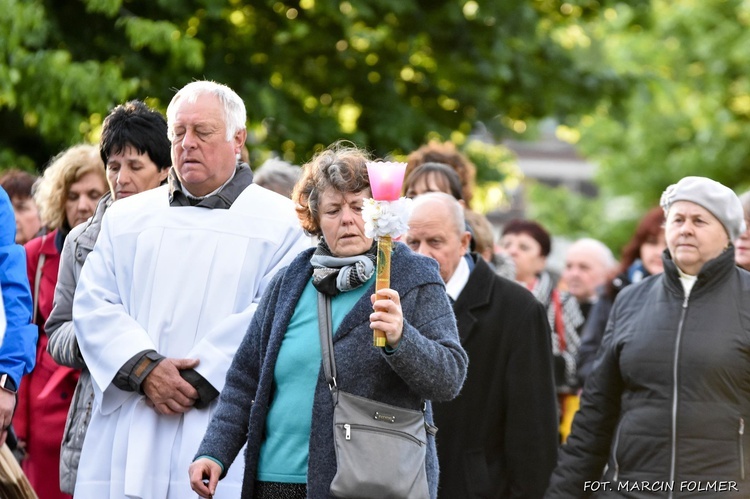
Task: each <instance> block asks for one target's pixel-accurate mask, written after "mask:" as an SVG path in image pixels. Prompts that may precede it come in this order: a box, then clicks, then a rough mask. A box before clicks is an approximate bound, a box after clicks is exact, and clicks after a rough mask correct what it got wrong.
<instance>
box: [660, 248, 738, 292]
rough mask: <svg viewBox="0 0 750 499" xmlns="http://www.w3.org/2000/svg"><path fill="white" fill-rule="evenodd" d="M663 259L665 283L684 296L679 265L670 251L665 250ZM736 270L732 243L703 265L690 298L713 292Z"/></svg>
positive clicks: (671, 289) (670, 288)
mask: <svg viewBox="0 0 750 499" xmlns="http://www.w3.org/2000/svg"><path fill="white" fill-rule="evenodd" d="M661 259H662V262H663V263H664V282H665V284H666V286H667V288H668V289H669V290H670V291H672V292H673V293H676V294H677V295H678V296H683V295H684V291H683V288H682V283H681V282H680V272H679V270H678V269H677V264H676V263H675V262H674V260H672V255H671V254H670V253H669V249H665V250H664V253H662V256H661ZM734 268H735V262H734V245H732V244H731V243H730V244H729V246H728V247H727V248H726V249H725V250H724V251H723V252H722V253H721V254H720V255H719V256H717V257H716V258H714V259H713V260H709V261H708V262H706V263H705V264H704V265H703V268H702V269H701V271H700V272H699V273H698V280H697V281H696V282H695V287H694V288H693V290H692V291H691V293H690V296H691V297H693V296H697V295H700V294H703V293H705V292H706V291H709V290H711V289H712V288H713V287H714V286H716V285H717V284H718V283H720V282H722V281H724V280H725V279H726V278H727V275H728V274H729V273H730V272H732V270H733V269H734Z"/></svg>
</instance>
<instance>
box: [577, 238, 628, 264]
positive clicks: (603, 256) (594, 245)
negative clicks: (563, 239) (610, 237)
mask: <svg viewBox="0 0 750 499" xmlns="http://www.w3.org/2000/svg"><path fill="white" fill-rule="evenodd" d="M581 248H587V249H591V250H593V252H594V253H595V254H596V255H597V256H598V258H599V262H600V263H601V264H602V265H603V266H604V268H606V269H607V270H610V269H613V268H614V267H615V266H616V265H617V259H616V258H615V256H614V255H613V254H612V250H610V249H609V247H607V245H606V244H604V243H603V242H601V241H599V240H598V239H593V238H591V237H584V238H581V239H578V240H577V241H576V242H574V243H573V244H572V245H570V247H569V248H568V252H570V251H572V250H573V249H581Z"/></svg>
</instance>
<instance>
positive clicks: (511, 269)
mask: <svg viewBox="0 0 750 499" xmlns="http://www.w3.org/2000/svg"><path fill="white" fill-rule="evenodd" d="M464 216H465V217H466V223H467V224H468V226H469V229H470V230H471V232H472V239H473V240H474V242H475V245H474V249H473V250H472V251H475V252H477V253H478V254H479V255H481V257H482V258H484V260H485V261H486V262H487V263H488V264H489V265H490V267H491V268H492V269H493V270H494V271H495V272H496V273H497V275H499V276H501V277H505V278H506V279H510V280H511V281H512V280H515V278H516V264H515V263H514V262H513V259H512V258H511V257H510V256H509V255H508V254H506V253H505V252H504V251H499V252H498V251H495V231H494V230H493V228H492V224H491V223H490V221H489V220H488V219H487V217H486V216H484V215H482V214H481V213H477V212H476V211H472V210H466V209H465V210H464Z"/></svg>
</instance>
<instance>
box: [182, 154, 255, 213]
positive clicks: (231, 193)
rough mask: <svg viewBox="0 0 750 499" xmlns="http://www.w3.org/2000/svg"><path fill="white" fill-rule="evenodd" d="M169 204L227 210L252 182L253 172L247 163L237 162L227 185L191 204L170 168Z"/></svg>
mask: <svg viewBox="0 0 750 499" xmlns="http://www.w3.org/2000/svg"><path fill="white" fill-rule="evenodd" d="M168 180H169V205H170V206H173V207H176V206H197V207H200V208H208V209H209V210H213V209H222V210H228V209H229V208H230V207H231V206H232V203H234V201H235V200H236V199H237V198H238V197H239V195H240V194H241V193H242V191H244V190H245V188H246V187H247V186H249V185H250V184H252V183H253V172H252V170H250V166H248V164H247V163H238V164H237V170H236V171H235V174H234V177H233V178H232V180H230V181H229V183H228V184H227V185H225V186H224V187H222V188H221V190H220V191H219V192H217V193H216V194H214V195H212V196H208V197H207V198H204V199H201V200H200V201H199V202H197V203H196V204H191V202H190V201H191V200H190V198H188V197H187V196H186V195H185V193H184V192H182V187H181V185H180V181H179V179H178V178H177V174H176V173H175V171H174V168H172V169H171V170H170V171H169V177H168Z"/></svg>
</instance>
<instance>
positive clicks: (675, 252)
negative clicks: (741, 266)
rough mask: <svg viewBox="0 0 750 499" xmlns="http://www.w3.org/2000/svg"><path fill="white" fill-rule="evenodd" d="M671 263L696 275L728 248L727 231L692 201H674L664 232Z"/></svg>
mask: <svg viewBox="0 0 750 499" xmlns="http://www.w3.org/2000/svg"><path fill="white" fill-rule="evenodd" d="M665 235H666V237H667V247H668V248H669V253H670V254H671V255H672V259H673V260H674V262H675V263H676V264H677V266H678V267H680V269H681V270H682V271H683V272H685V273H686V274H690V275H698V273H699V272H700V270H701V269H702V268H703V265H704V264H705V263H706V262H708V261H709V260H713V259H714V258H716V257H717V256H719V255H720V254H721V252H722V251H724V249H725V248H726V247H727V244H729V236H728V235H727V231H726V229H724V226H723V225H722V224H721V222H719V219H717V218H716V217H715V216H713V214H712V213H711V212H710V211H708V210H707V209H705V208H704V207H702V206H700V205H698V204H695V203H693V202H691V201H675V202H674V204H672V206H671V207H670V208H669V213H667V224H666V229H665Z"/></svg>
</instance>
